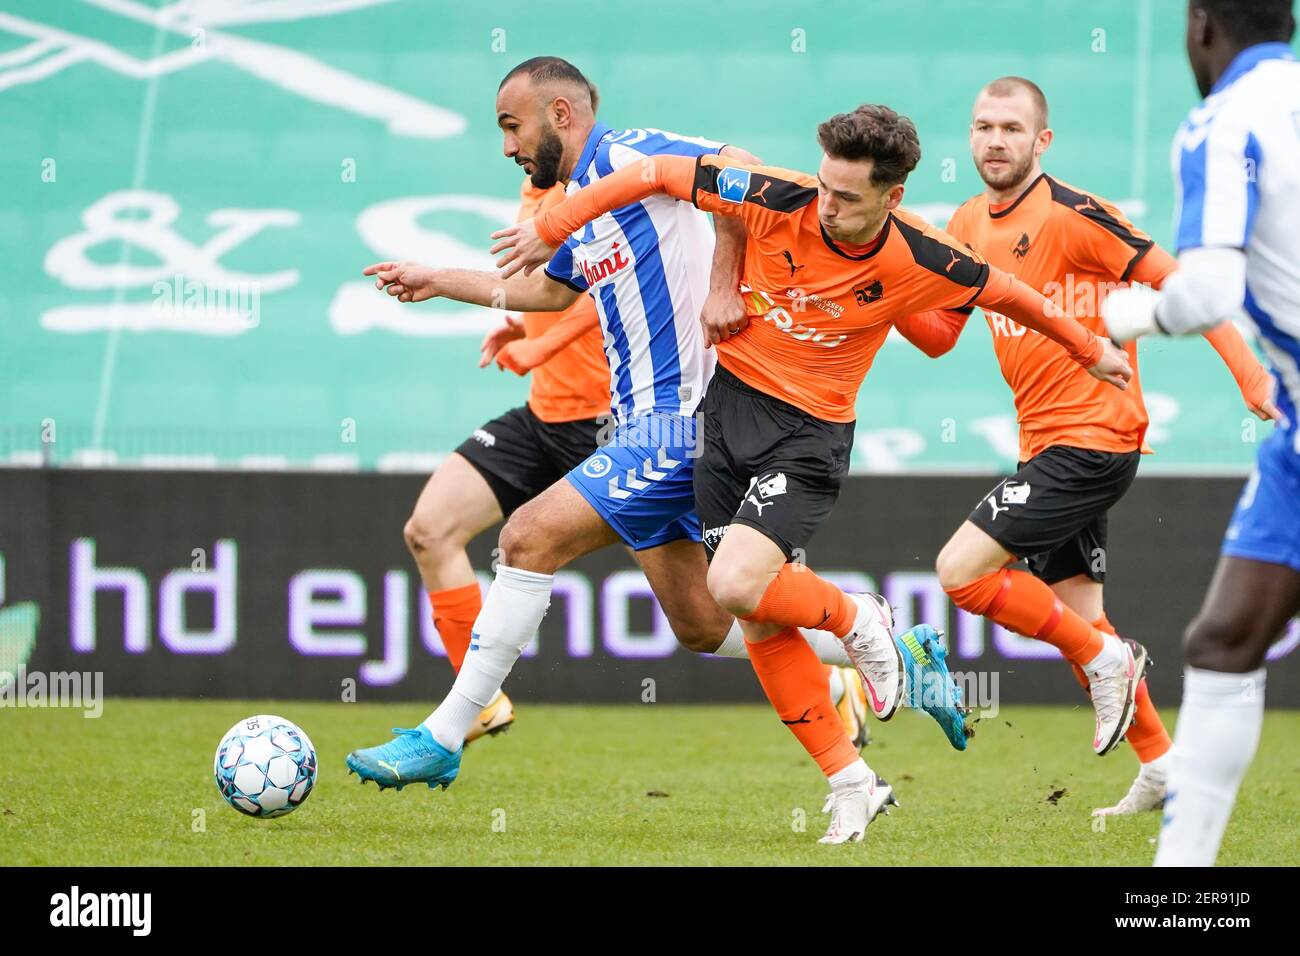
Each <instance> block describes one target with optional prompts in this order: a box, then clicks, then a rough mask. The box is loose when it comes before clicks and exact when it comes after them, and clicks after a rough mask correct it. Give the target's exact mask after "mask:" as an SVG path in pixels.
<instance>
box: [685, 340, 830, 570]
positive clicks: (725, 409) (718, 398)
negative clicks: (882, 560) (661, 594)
mask: <svg viewBox="0 0 1300 956" xmlns="http://www.w3.org/2000/svg"><path fill="white" fill-rule="evenodd" d="M701 411H702V413H703V415H702V417H703V426H704V443H703V451H702V453H701V455H700V459H699V461H697V462H696V463H695V507H696V510H697V511H698V512H699V515H700V524H701V526H702V527H703V536H704V549H705V553H706V554H707V555H708V557H709V558H710V559H712V558H713V553H714V551H716V550H717V547H718V544H719V543H720V542H721V541H722V536H723V535H724V534H725V533H726V530H727V526H728V525H730V524H732V523H733V522H736V523H739V524H744V525H749V526H750V527H751V528H756V529H757V530H759V531H761V532H762V533H763V534H765V535H767V536H768V537H769V538H771V539H772V540H773V541H774V542H776V544H777V545H778V546H779V547H780V548H781V550H782V551H784V552H785V555H786V557H787V558H790V557H793V556H794V554H795V551H796V550H800V549H802V548H803V547H804V546H805V545H806V544H807V543H808V541H809V539H811V538H812V536H813V532H814V531H816V530H817V526H818V525H820V524H821V523H822V521H824V520H825V519H826V516H827V515H828V514H830V511H831V508H832V507H834V505H835V500H836V499H837V498H839V496H840V484H841V483H842V482H843V481H844V476H845V475H846V474H848V471H849V452H850V451H851V450H852V448H853V424H854V423H853V422H843V423H841V422H827V421H822V420H821V419H820V418H814V417H813V416H812V415H809V414H808V413H807V412H805V411H803V410H801V409H798V408H795V407H794V406H793V405H790V404H787V403H786V402H783V401H781V400H780V399H777V398H773V397H772V396H770V395H766V394H764V393H763V392H760V391H759V390H758V389H756V388H751V387H750V386H749V385H746V384H745V383H744V382H742V381H741V380H740V379H738V378H736V376H734V375H732V374H731V373H730V372H728V371H727V370H726V369H724V368H722V367H721V366H719V367H718V370H717V371H716V372H715V373H714V375H713V380H712V381H711V382H709V390H708V393H707V394H706V395H705V396H704V402H703V404H702V405H701Z"/></svg>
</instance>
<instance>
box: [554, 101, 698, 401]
mask: <svg viewBox="0 0 1300 956" xmlns="http://www.w3.org/2000/svg"><path fill="white" fill-rule="evenodd" d="M722 146H723V144H722V143H715V142H712V141H711V140H706V139H696V138H692V137H685V136H678V135H676V134H675V133H665V132H663V131H661V130H657V129H629V130H624V131H622V132H618V131H615V130H613V129H611V128H610V127H608V126H605V125H603V124H599V123H598V124H597V125H596V126H595V128H594V129H592V131H591V135H590V136H589V137H588V138H587V144H586V146H585V148H584V149H583V151H582V155H581V157H579V159H578V162H577V165H576V166H575V167H574V173H573V176H572V178H571V179H570V181H569V184H568V188H567V192H568V193H569V194H572V193H574V192H576V191H577V190H579V189H581V188H582V187H583V186H586V185H587V184H588V183H591V182H594V181H596V180H598V179H600V178H601V177H602V176H608V175H609V174H610V173H612V172H614V171H615V170H617V169H620V168H622V167H623V166H627V165H628V164H630V163H636V162H640V161H641V160H643V159H644V158H646V157H648V156H655V155H663V154H667V155H672V156H700V155H702V154H706V153H717V152H718V151H719V150H720V149H722ZM712 261H713V229H712V227H711V226H710V224H709V222H708V216H707V215H706V214H705V213H702V212H700V211H699V210H698V209H696V208H695V207H694V206H692V205H691V204H690V203H687V202H680V201H678V200H676V199H673V198H672V197H671V196H666V195H662V194H655V195H653V196H651V197H649V198H648V199H645V200H642V201H641V202H638V203H632V204H631V205H628V206H623V207H621V208H619V209H615V210H614V211H613V212H611V213H606V214H605V215H603V216H601V217H600V218H598V219H596V220H595V221H594V222H592V223H590V224H589V225H587V226H586V227H585V228H584V229H583V230H582V231H581V232H578V233H575V234H574V235H572V236H571V237H569V239H568V240H567V241H566V242H565V244H564V245H563V246H562V247H561V248H560V249H559V250H558V251H557V252H556V253H555V256H554V257H553V258H552V259H551V261H550V262H549V263H548V264H547V266H546V273H547V275H549V276H550V277H551V278H553V279H555V280H557V281H559V282H563V283H565V284H566V285H568V286H570V287H572V288H574V289H576V290H578V291H580V292H589V293H590V294H591V296H592V297H593V298H594V299H595V301H596V310H597V311H598V312H599V313H600V322H601V326H602V328H603V329H604V331H605V354H606V356H607V357H608V358H609V368H610V397H611V405H612V407H613V409H614V412H615V414H617V415H619V416H620V417H630V416H634V415H644V414H648V413H650V412H666V413H670V414H675V415H691V414H693V413H694V411H695V407H696V405H698V404H699V401H700V399H701V397H703V394H704V388H705V386H706V385H707V384H708V381H709V378H710V376H711V375H712V374H713V366H714V362H715V358H714V353H713V351H712V350H706V349H705V348H704V336H703V335H702V333H701V331H700V326H699V316H700V309H701V308H702V307H703V305H704V299H705V296H706V295H707V294H708V289H709V271H710V268H711V265H712Z"/></svg>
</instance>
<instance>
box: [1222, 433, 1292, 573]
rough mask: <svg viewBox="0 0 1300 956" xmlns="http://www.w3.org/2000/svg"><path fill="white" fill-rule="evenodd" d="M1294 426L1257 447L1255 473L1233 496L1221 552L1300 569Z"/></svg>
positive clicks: (1231, 555) (1270, 437) (1230, 555)
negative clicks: (1234, 504) (1234, 507)
mask: <svg viewBox="0 0 1300 956" xmlns="http://www.w3.org/2000/svg"><path fill="white" fill-rule="evenodd" d="M1295 441H1296V432H1295V426H1293V427H1292V428H1288V429H1282V428H1277V429H1275V430H1274V431H1273V434H1272V435H1270V436H1269V437H1268V438H1266V439H1265V440H1264V442H1263V444H1261V445H1260V447H1259V460H1258V461H1256V463H1255V471H1254V472H1253V473H1252V474H1251V476H1250V481H1248V482H1246V487H1245V488H1244V489H1243V490H1242V492H1241V497H1240V498H1239V499H1238V500H1237V510H1236V511H1234V512H1233V513H1232V521H1231V522H1230V523H1229V524H1228V533H1227V534H1226V535H1224V538H1223V553H1224V554H1225V555H1228V556H1229V557H1233V558H1249V559H1250V560H1252V561H1264V562H1267V563H1268V564H1280V565H1283V566H1284V567H1288V568H1292V569H1293V570H1295V571H1300V452H1298V451H1297V450H1296V447H1295Z"/></svg>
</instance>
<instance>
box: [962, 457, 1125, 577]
mask: <svg viewBox="0 0 1300 956" xmlns="http://www.w3.org/2000/svg"><path fill="white" fill-rule="evenodd" d="M1141 457H1142V456H1141V454H1140V453H1139V452H1136V451H1130V452H1124V453H1122V454H1116V453H1114V452H1105V451H1088V450H1087V449H1084V448H1070V447H1067V446H1065V445H1056V446H1053V447H1051V448H1048V449H1046V450H1045V451H1042V452H1039V453H1038V454H1037V455H1035V456H1034V457H1033V458H1031V459H1030V460H1029V461H1027V462H1021V463H1020V470H1019V471H1017V472H1016V473H1015V474H1014V475H1012V476H1011V477H1010V478H1006V479H1004V480H1003V481H1002V482H1001V483H1000V484H999V485H998V486H997V487H996V488H994V489H993V490H992V491H991V492H990V493H989V494H988V495H986V496H985V497H984V500H983V501H981V502H980V503H979V504H978V505H977V506H976V507H975V510H974V511H972V512H971V514H970V521H971V522H972V523H973V524H974V525H976V526H977V527H978V528H980V529H981V530H983V531H984V532H986V533H987V534H988V535H989V536H990V537H992V538H993V540H995V541H996V542H997V543H998V544H1000V545H1002V547H1004V548H1006V549H1007V550H1008V551H1010V552H1011V553H1012V554H1014V555H1015V556H1016V557H1018V558H1024V559H1025V561H1026V562H1028V564H1029V570H1030V571H1031V572H1033V574H1034V576H1035V577H1037V578H1041V579H1042V580H1043V581H1045V582H1046V583H1047V584H1055V583H1056V582H1057V581H1064V580H1065V579H1066V578H1072V577H1075V576H1076V575H1079V574H1086V575H1087V576H1088V577H1090V578H1092V580H1094V581H1104V580H1105V579H1106V512H1107V511H1109V510H1110V509H1111V507H1112V506H1113V505H1114V504H1115V502H1117V501H1119V499H1120V498H1122V497H1124V492H1126V491H1128V486H1129V485H1131V484H1132V483H1133V476H1134V475H1136V474H1137V468H1138V460H1139V459H1140V458H1141Z"/></svg>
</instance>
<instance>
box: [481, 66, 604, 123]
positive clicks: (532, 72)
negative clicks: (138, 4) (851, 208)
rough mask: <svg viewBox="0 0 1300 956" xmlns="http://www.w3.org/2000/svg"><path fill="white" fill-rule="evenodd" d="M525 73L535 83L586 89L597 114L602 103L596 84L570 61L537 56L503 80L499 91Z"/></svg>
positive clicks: (593, 109) (516, 68)
mask: <svg viewBox="0 0 1300 956" xmlns="http://www.w3.org/2000/svg"><path fill="white" fill-rule="evenodd" d="M524 73H527V74H528V78H529V79H530V80H532V81H533V82H534V83H567V84H569V85H571V86H577V87H581V88H584V89H586V91H587V95H588V96H589V97H591V111H592V112H593V113H594V112H596V104H597V103H599V102H600V94H598V93H597V92H596V86H595V84H593V83H592V82H591V80H589V79H587V78H586V77H585V76H584V75H583V73H582V71H581V70H580V69H578V68H577V67H576V66H574V65H573V64H572V63H570V62H569V61H568V60H564V59H561V58H560V57H558V56H535V57H533V58H532V59H529V60H524V62H523V63H520V64H519V65H518V66H516V67H515V68H514V69H513V70H511V71H510V72H509V73H507V74H506V75H505V76H504V77H503V78H502V80H501V84H500V86H498V87H497V90H498V91H500V90H501V87H503V86H505V85H506V84H507V83H509V82H510V81H511V80H512V79H514V78H515V77H516V76H520V75H521V74H524Z"/></svg>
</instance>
